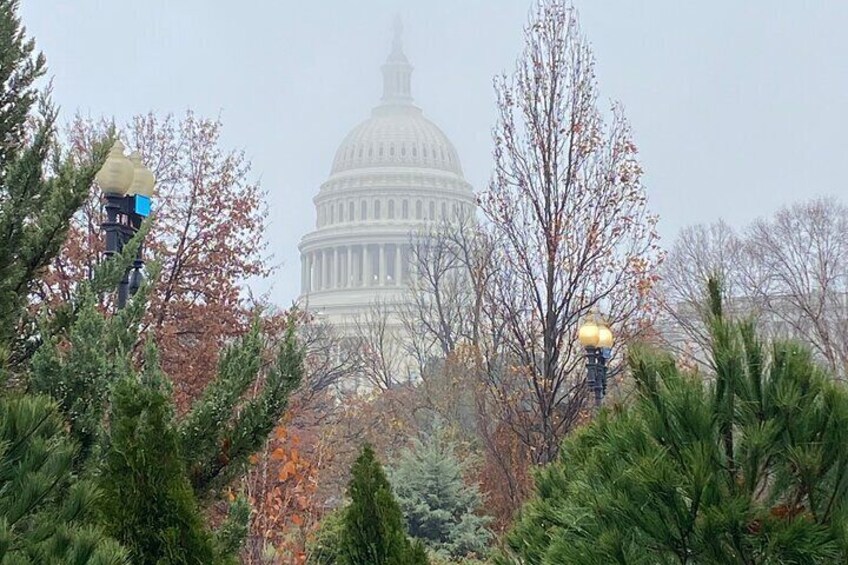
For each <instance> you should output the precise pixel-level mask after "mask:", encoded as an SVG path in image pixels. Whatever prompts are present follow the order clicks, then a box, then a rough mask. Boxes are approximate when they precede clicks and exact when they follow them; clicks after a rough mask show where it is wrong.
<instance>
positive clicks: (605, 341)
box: [598, 326, 613, 349]
mask: <svg viewBox="0 0 848 565" xmlns="http://www.w3.org/2000/svg"><path fill="white" fill-rule="evenodd" d="M612 344H613V338H612V331H610V329H609V328H608V327H606V326H601V327H600V328H598V347H600V348H601V349H609V348H611V347H612Z"/></svg>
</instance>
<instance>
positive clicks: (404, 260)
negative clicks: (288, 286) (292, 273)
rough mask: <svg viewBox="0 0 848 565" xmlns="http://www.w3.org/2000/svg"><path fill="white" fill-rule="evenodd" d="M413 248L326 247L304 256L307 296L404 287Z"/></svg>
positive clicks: (389, 245) (303, 285)
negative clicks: (379, 287) (348, 290)
mask: <svg viewBox="0 0 848 565" xmlns="http://www.w3.org/2000/svg"><path fill="white" fill-rule="evenodd" d="M409 257H410V252H409V246H408V245H400V244H394V243H375V244H357V245H341V246H335V247H325V248H322V249H319V250H315V251H309V252H306V253H303V254H301V257H300V260H301V288H302V291H303V293H308V292H315V291H318V290H331V289H342V288H356V287H369V286H402V285H405V284H406V283H407V281H408V280H409V271H410V269H409Z"/></svg>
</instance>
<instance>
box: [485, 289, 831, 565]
mask: <svg viewBox="0 0 848 565" xmlns="http://www.w3.org/2000/svg"><path fill="white" fill-rule="evenodd" d="M710 294H711V297H712V301H713V313H714V320H713V327H712V356H713V362H714V366H715V368H716V369H715V374H714V375H711V376H710V378H708V379H705V378H704V375H700V374H698V373H689V372H686V371H683V370H681V369H678V368H677V367H676V366H675V363H674V361H673V359H671V358H670V357H669V356H667V355H664V354H662V353H658V352H655V351H649V350H646V349H635V350H633V351H632V352H631V354H630V366H631V369H632V372H633V377H634V379H635V381H636V384H637V391H638V393H637V398H636V400H635V402H634V403H633V405H632V406H629V407H628V408H626V409H624V408H622V409H617V410H616V411H615V412H614V413H602V414H601V415H600V416H599V417H598V419H597V420H596V421H595V422H594V423H592V424H591V425H590V426H587V427H586V428H585V429H584V430H582V431H581V432H579V433H577V434H575V435H574V436H573V437H571V438H569V439H568V440H567V441H566V442H565V443H564V445H563V450H562V454H561V456H560V458H559V460H558V461H556V462H555V463H553V464H552V465H550V466H549V467H548V468H546V469H544V470H543V471H542V472H540V473H539V475H538V477H537V483H536V484H537V494H536V497H535V499H533V500H532V501H531V502H530V503H529V504H528V505H527V506H526V507H525V508H524V510H523V513H522V516H521V519H520V520H519V521H518V523H517V524H516V526H515V529H514V530H513V531H512V532H511V533H510V535H509V537H508V545H509V547H510V549H511V551H512V554H513V557H516V558H519V559H520V562H521V563H526V564H543V563H545V564H547V563H551V564H552V563H651V564H656V563H844V562H845V561H846V559H848V496H846V493H848V449H846V442H848V393H846V391H845V389H844V388H843V386H842V385H841V384H837V383H834V382H833V381H832V380H831V379H829V378H828V377H827V375H825V374H823V372H822V371H821V370H820V369H819V368H818V367H817V366H816V364H815V363H814V362H813V360H812V357H811V354H810V352H809V351H807V350H806V349H804V348H803V347H800V346H798V345H796V344H793V343H775V344H773V345H772V346H771V348H770V353H769V354H766V351H765V348H764V347H763V346H762V345H761V344H760V343H759V342H758V340H757V338H756V333H755V331H754V328H753V327H752V326H751V325H750V324H747V323H731V322H729V321H727V320H726V319H724V318H723V317H722V315H721V304H720V300H719V299H718V297H719V296H720V293H719V292H716V288H715V284H713V285H711V287H710ZM499 562H501V563H509V562H511V561H510V560H509V559H508V558H507V557H504V558H502V559H501V561H499Z"/></svg>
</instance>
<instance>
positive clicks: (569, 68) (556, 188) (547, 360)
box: [481, 0, 662, 462]
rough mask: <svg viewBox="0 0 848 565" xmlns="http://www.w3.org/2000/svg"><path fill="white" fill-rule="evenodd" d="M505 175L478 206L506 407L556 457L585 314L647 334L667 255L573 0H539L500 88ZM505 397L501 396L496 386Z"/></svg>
mask: <svg viewBox="0 0 848 565" xmlns="http://www.w3.org/2000/svg"><path fill="white" fill-rule="evenodd" d="M495 89H496V94H497V103H498V122H497V125H496V128H495V163H496V167H495V172H494V176H493V179H492V181H491V183H490V186H489V189H488V190H487V191H486V192H485V193H484V194H483V195H482V198H481V206H482V208H483V211H484V212H485V214H486V216H487V217H488V219H489V220H490V222H491V228H492V230H493V235H494V236H495V238H496V239H497V241H498V247H499V250H498V253H497V256H496V261H497V264H498V269H497V276H496V277H495V278H494V280H493V281H492V283H491V286H492V292H493V301H492V303H491V304H492V307H493V308H496V309H497V312H498V315H499V317H500V318H501V319H502V320H503V321H504V324H505V330H506V344H507V351H508V354H509V356H510V357H511V359H510V364H509V367H508V369H507V371H508V372H510V373H514V375H513V376H510V378H508V379H507V378H504V377H505V376H506V374H504V375H501V376H500V378H499V379H492V382H491V384H492V385H493V386H500V383H501V382H504V381H507V382H510V383H511V386H515V387H519V388H518V389H517V390H509V391H501V392H502V393H503V396H504V397H505V399H506V400H508V401H509V402H510V403H511V406H510V408H509V409H508V410H505V412H504V416H505V417H507V418H511V419H512V421H511V423H512V426H513V428H514V429H515V430H516V431H519V432H520V433H521V434H522V437H523V439H524V441H526V442H528V445H531V446H532V447H533V449H534V459H535V460H536V461H537V462H547V461H550V460H551V459H552V458H553V457H554V455H555V454H556V453H557V450H558V446H559V442H560V439H561V438H562V436H563V434H564V433H565V432H566V431H568V429H569V428H570V427H571V426H572V425H573V423H574V421H575V418H576V415H577V408H576V407H577V406H578V405H579V403H580V402H581V397H582V394H581V383H582V382H583V369H582V366H581V365H582V361H581V352H580V351H579V350H578V348H577V346H576V345H575V343H574V342H575V335H576V328H577V325H578V322H579V320H580V318H581V317H583V316H584V315H585V314H586V313H587V312H588V311H589V310H590V309H591V308H593V307H595V306H599V305H602V306H603V308H604V311H605V314H606V315H607V317H608V322H609V323H610V324H611V325H612V327H613V328H614V329H615V332H616V334H617V335H618V336H621V337H622V338H626V337H627V336H629V335H631V334H633V333H634V331H636V330H638V328H639V327H640V325H641V322H642V320H641V318H642V313H643V312H644V311H645V309H646V307H647V303H648V297H649V294H650V290H651V288H652V286H653V285H654V283H655V280H656V277H655V269H656V267H657V265H658V263H659V262H660V261H661V259H662V254H661V251H660V250H659V248H658V245H657V235H656V232H655V225H656V218H655V217H654V216H652V215H651V214H650V213H649V212H648V210H647V206H646V194H645V190H644V187H643V185H642V182H641V174H642V170H641V167H640V166H639V163H638V161H637V159H636V152H637V151H636V146H635V144H634V143H633V140H632V138H631V132H630V127H629V125H628V123H627V121H626V120H625V118H624V116H623V112H622V109H621V107H620V106H618V105H614V106H613V108H612V113H611V117H610V119H609V121H608V123H607V121H605V118H604V116H603V115H602V112H601V111H600V109H599V108H598V103H597V96H598V94H597V89H596V83H595V74H594V57H593V55H592V52H591V49H590V47H589V44H588V41H587V40H586V39H585V37H584V36H583V35H582V33H581V31H580V28H579V26H578V21H577V15H576V13H575V11H574V9H573V8H572V7H571V6H569V5H568V4H567V3H566V2H564V1H562V0H541V1H539V2H538V4H537V5H536V8H535V11H534V14H533V16H532V18H531V21H530V23H529V25H528V26H527V28H526V47H525V50H524V53H523V55H522V57H521V59H520V60H519V62H518V65H517V68H516V71H515V72H514V74H513V75H511V76H508V77H507V76H504V77H501V78H500V79H498V80H497V81H496V84H495ZM495 396H498V395H495Z"/></svg>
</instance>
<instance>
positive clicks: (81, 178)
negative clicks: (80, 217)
mask: <svg viewBox="0 0 848 565" xmlns="http://www.w3.org/2000/svg"><path fill="white" fill-rule="evenodd" d="M17 11H18V0H0V54H2V55H0V371H3V370H4V368H5V370H6V371H8V370H9V369H12V370H14V372H17V370H18V368H19V367H20V366H21V365H22V364H24V363H25V361H26V360H27V359H28V358H29V355H30V354H31V353H32V349H33V344H35V343H37V341H38V340H37V339H35V336H34V335H33V334H34V325H33V324H32V320H28V319H27V318H26V314H27V313H26V309H25V307H26V300H27V298H28V295H29V293H30V291H31V290H32V288H33V283H34V280H35V279H36V277H37V276H38V274H39V273H40V272H41V271H42V270H43V269H44V268H45V267H46V266H47V265H48V263H49V262H50V261H51V260H52V259H53V257H55V256H56V254H57V253H58V252H59V250H60V246H61V244H62V242H63V241H64V237H65V234H66V232H67V230H68V225H69V222H70V219H71V217H72V216H73V214H74V213H75V212H76V210H77V209H78V208H79V207H80V206H81V205H82V203H83V202H84V200H85V198H86V196H87V195H88V191H89V188H90V187H91V184H92V182H93V179H94V174H95V172H96V171H97V170H98V169H99V167H100V166H101V164H102V160H103V159H104V158H105V145H104V144H99V145H98V146H97V147H96V148H95V150H94V151H93V153H92V155H93V157H92V159H91V160H90V161H87V162H84V163H77V162H74V161H73V160H72V159H69V158H62V157H61V156H60V155H58V153H57V151H56V147H55V142H54V140H55V123H56V112H55V110H54V109H53V107H52V106H51V103H50V100H49V98H48V96H47V93H43V92H40V91H39V90H38V88H37V86H36V83H37V81H38V79H39V78H40V77H42V76H43V75H44V73H45V72H46V63H45V59H44V56H43V55H41V54H40V53H38V54H36V50H35V43H34V42H33V40H31V39H28V38H27V37H26V35H25V31H24V28H23V26H22V25H21V21H20V18H19V17H18V14H17ZM7 378H8V375H7Z"/></svg>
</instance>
